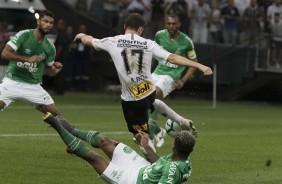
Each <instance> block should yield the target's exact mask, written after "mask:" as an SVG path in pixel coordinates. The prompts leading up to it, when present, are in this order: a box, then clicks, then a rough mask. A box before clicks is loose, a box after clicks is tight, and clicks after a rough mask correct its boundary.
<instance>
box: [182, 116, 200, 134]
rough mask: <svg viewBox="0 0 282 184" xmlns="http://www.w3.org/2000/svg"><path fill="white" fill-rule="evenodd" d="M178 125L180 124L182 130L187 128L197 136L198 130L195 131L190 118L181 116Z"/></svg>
mask: <svg viewBox="0 0 282 184" xmlns="http://www.w3.org/2000/svg"><path fill="white" fill-rule="evenodd" d="M179 125H180V126H181V128H182V129H183V130H188V131H189V132H191V133H192V134H193V135H194V136H195V137H197V133H198V131H197V129H196V127H195V126H194V125H193V122H192V121H191V120H189V119H185V118H183V119H182V120H181V121H180V123H179Z"/></svg>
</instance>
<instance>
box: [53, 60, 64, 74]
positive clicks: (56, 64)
mask: <svg viewBox="0 0 282 184" xmlns="http://www.w3.org/2000/svg"><path fill="white" fill-rule="evenodd" d="M53 67H54V68H55V72H56V73H58V72H60V71H61V70H62V69H63V64H62V63H61V62H57V61H55V62H54V63H53Z"/></svg>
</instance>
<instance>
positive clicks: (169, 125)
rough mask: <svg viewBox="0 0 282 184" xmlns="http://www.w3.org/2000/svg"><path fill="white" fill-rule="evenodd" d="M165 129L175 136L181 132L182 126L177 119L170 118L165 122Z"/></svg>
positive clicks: (171, 135)
mask: <svg viewBox="0 0 282 184" xmlns="http://www.w3.org/2000/svg"><path fill="white" fill-rule="evenodd" d="M165 130H166V132H167V134H168V135H169V136H170V137H173V138H175V137H176V135H177V133H178V132H180V131H181V130H182V128H181V127H180V126H179V125H178V124H177V123H176V122H175V121H172V120H171V119H168V120H167V121H166V122H165Z"/></svg>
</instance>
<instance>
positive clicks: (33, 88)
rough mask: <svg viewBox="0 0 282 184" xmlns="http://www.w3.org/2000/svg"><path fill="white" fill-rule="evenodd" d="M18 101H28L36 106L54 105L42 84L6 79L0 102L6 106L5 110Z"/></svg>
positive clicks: (2, 86) (0, 87)
mask: <svg viewBox="0 0 282 184" xmlns="http://www.w3.org/2000/svg"><path fill="white" fill-rule="evenodd" d="M17 99H21V100H25V101H28V102H30V103H31V104H34V105H50V104H53V103H54V100H53V99H52V97H51V96H50V95H49V94H48V93H47V91H45V90H44V89H43V88H42V87H41V85H40V84H27V83H23V82H17V81H13V80H11V79H8V78H4V80H3V82H2V83H1V84H0V100H2V101H3V102H4V103H5V104H6V105H5V108H6V107H8V106H9V105H10V104H12V103H13V102H14V101H15V100H17Z"/></svg>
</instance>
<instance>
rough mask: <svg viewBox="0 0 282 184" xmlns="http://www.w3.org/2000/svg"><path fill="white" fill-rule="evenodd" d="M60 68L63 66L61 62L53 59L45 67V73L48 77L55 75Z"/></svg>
mask: <svg viewBox="0 0 282 184" xmlns="http://www.w3.org/2000/svg"><path fill="white" fill-rule="evenodd" d="M62 68H63V64H62V63H60V62H57V61H55V62H54V63H53V65H52V66H48V67H47V69H46V71H47V75H48V76H50V77H52V76H55V75H57V73H59V72H60V71H61V70H62Z"/></svg>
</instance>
